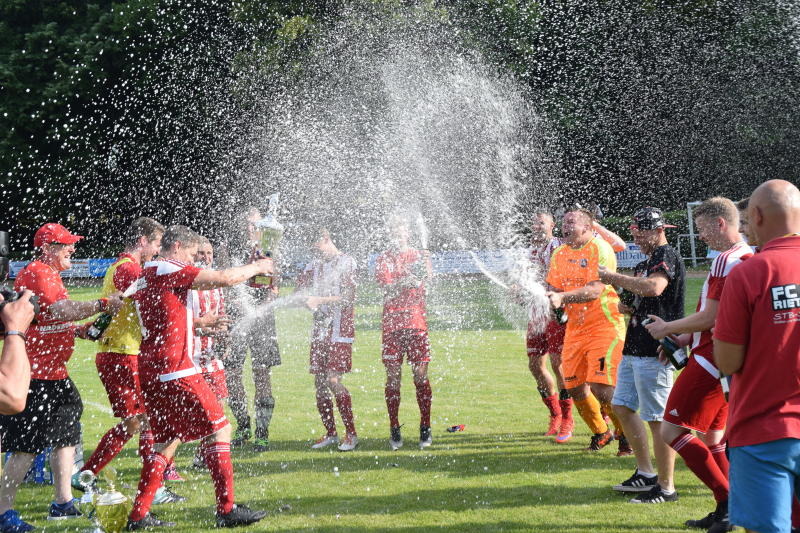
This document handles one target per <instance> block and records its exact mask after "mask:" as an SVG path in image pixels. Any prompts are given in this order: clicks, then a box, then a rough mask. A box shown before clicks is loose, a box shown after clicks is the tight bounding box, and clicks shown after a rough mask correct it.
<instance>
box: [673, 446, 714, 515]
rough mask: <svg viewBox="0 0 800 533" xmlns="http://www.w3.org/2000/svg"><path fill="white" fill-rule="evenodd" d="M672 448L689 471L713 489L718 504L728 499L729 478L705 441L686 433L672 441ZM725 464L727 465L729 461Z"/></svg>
mask: <svg viewBox="0 0 800 533" xmlns="http://www.w3.org/2000/svg"><path fill="white" fill-rule="evenodd" d="M670 446H671V447H672V449H674V450H675V451H676V452H678V454H679V455H680V456H681V457H682V458H683V460H684V461H685V462H686V466H688V467H689V470H691V471H692V472H694V475H696V476H697V477H698V478H700V481H702V482H703V483H705V484H706V486H707V487H708V488H709V489H711V492H713V493H714V499H715V500H716V501H717V502H718V503H719V502H722V501H725V500H727V499H728V478H727V476H725V475H724V474H723V473H722V470H720V467H719V465H718V464H717V461H715V460H714V456H713V455H712V453H711V450H709V449H708V447H707V446H706V445H705V443H703V441H701V440H700V439H698V438H697V437H695V436H694V435H692V434H691V433H684V434H683V435H681V436H680V437H678V438H676V439H675V440H674V441H672V442H671V443H670ZM723 446H724V445H723ZM725 463H726V464H727V460H726V461H725Z"/></svg>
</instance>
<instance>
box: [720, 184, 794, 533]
mask: <svg viewBox="0 0 800 533" xmlns="http://www.w3.org/2000/svg"><path fill="white" fill-rule="evenodd" d="M748 215H749V222H750V230H749V232H750V235H751V236H753V237H755V240H756V242H754V243H753V244H756V245H758V246H760V253H758V254H756V255H755V256H754V257H753V258H751V259H749V260H748V261H746V262H745V263H744V264H743V265H741V266H740V267H738V268H737V269H735V270H734V271H733V272H732V273H731V275H730V279H729V280H728V282H727V283H726V285H725V290H724V291H723V293H722V299H721V300H720V305H719V314H718V317H717V322H716V327H715V329H714V358H715V359H716V361H717V364H718V365H719V369H720V370H721V371H722V372H723V373H725V374H727V375H732V376H733V380H732V384H731V391H730V416H729V419H728V444H729V446H730V461H731V465H730V518H731V520H730V521H731V523H732V524H736V525H740V526H743V527H744V528H745V529H746V530H748V531H758V532H760V533H770V532H785V531H789V530H790V528H791V505H792V493H793V491H796V490H797V487H798V486H799V485H798V484H799V483H800V262H798V260H797V259H798V257H800V191H798V189H797V187H795V186H794V185H792V184H791V183H789V182H787V181H782V180H772V181H768V182H766V183H763V184H761V185H760V186H759V187H758V188H757V189H756V190H755V191H754V192H753V195H752V196H751V198H750V204H749V206H748Z"/></svg>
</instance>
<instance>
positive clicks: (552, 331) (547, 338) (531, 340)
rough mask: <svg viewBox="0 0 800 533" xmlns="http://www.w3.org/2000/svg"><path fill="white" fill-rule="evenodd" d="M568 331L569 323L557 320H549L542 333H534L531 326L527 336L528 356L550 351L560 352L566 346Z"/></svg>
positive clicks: (539, 355) (540, 354) (536, 355)
mask: <svg viewBox="0 0 800 533" xmlns="http://www.w3.org/2000/svg"><path fill="white" fill-rule="evenodd" d="M566 331H567V325H566V324H562V323H560V322H557V321H555V320H551V321H549V322H548V323H547V325H546V326H545V328H544V331H543V332H542V333H537V334H532V333H531V330H530V327H529V328H528V335H527V338H526V343H527V345H528V357H541V356H543V355H546V354H549V353H552V354H560V353H561V351H562V348H563V347H564V334H565V333H566Z"/></svg>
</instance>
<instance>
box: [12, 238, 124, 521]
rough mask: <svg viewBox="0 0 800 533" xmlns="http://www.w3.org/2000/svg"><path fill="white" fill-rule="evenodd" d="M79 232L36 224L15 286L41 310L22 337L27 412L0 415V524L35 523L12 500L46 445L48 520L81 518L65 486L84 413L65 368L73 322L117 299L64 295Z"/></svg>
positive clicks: (112, 306) (110, 307) (112, 308)
mask: <svg viewBox="0 0 800 533" xmlns="http://www.w3.org/2000/svg"><path fill="white" fill-rule="evenodd" d="M82 238H83V237H82V236H80V235H74V234H72V233H70V232H69V230H67V228H65V227H64V226H62V225H60V224H53V223H49V224H45V225H44V226H42V227H41V228H39V229H38V230H37V231H36V233H35V235H34V237H33V244H34V246H35V247H36V248H38V249H39V252H40V253H39V255H38V257H37V258H36V259H35V260H34V261H31V262H30V263H29V264H28V265H27V266H26V267H25V268H24V269H22V271H21V272H20V273H19V274H18V275H17V279H16V282H15V284H14V288H15V290H17V291H22V290H25V289H29V290H30V291H31V292H33V293H34V294H36V295H37V296H38V297H39V306H40V313H39V315H38V319H37V322H36V324H32V325H31V326H30V327H29V328H28V330H27V332H26V333H25V334H24V335H23V338H25V347H26V349H27V352H28V359H29V361H30V365H31V382H30V390H29V393H28V398H27V404H26V405H25V410H24V411H22V412H21V413H19V414H17V415H11V416H0V433H2V443H3V449H4V450H6V451H10V452H11V457H10V458H9V459H8V461H7V462H6V464H5V468H4V469H3V475H2V480H1V481H0V530H14V531H30V530H32V529H33V526H31V525H30V524H28V523H26V522H24V521H23V520H22V519H21V518H20V516H19V513H17V511H15V510H14V509H13V506H14V500H15V498H16V494H17V488H18V487H19V484H20V483H21V482H22V480H23V478H24V477H25V474H26V473H27V472H28V469H29V468H30V465H31V462H33V459H34V457H35V456H36V455H37V454H39V453H42V452H43V451H44V450H45V449H46V448H52V449H53V451H52V453H51V456H50V464H51V466H52V471H53V479H54V489H55V501H53V503H51V504H50V512H49V515H48V520H64V519H68V518H77V517H79V516H81V513H80V511H78V509H77V508H75V505H74V504H73V499H72V490H71V487H70V477H71V475H72V467H73V464H74V460H75V446H76V445H77V444H78V443H79V442H80V438H81V431H80V418H81V413H82V412H83V403H82V402H81V397H80V394H79V393H78V389H77V388H76V387H75V384H74V383H73V382H72V380H71V379H70V377H69V373H68V372H67V366H66V363H67V361H68V360H69V358H70V357H71V356H72V351H73V349H74V347H75V335H76V332H79V330H78V328H77V326H76V325H75V324H73V321H76V320H82V319H84V318H88V317H90V316H92V315H94V314H96V313H101V312H109V313H115V312H116V311H117V310H118V309H119V308H120V306H121V305H122V301H121V300H120V299H119V298H118V297H117V296H109V297H108V298H100V299H97V300H90V301H85V302H80V301H76V300H70V299H69V295H68V294H67V289H66V288H65V287H64V284H63V282H62V281H61V275H60V273H61V272H62V271H64V270H67V269H69V268H70V267H71V266H72V262H71V257H72V254H73V253H74V252H75V243H77V242H78V241H79V240H81V239H82Z"/></svg>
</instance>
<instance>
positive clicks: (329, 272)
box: [297, 254, 356, 344]
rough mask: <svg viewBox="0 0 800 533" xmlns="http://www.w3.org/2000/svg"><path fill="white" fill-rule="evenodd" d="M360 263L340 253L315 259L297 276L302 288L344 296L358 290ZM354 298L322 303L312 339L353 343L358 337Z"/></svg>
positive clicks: (315, 292) (316, 317)
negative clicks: (349, 300)
mask: <svg viewBox="0 0 800 533" xmlns="http://www.w3.org/2000/svg"><path fill="white" fill-rule="evenodd" d="M355 273H356V263H355V261H353V258H351V257H350V256H347V255H344V254H339V255H337V256H336V257H334V258H333V259H330V260H328V261H325V260H322V259H315V260H314V261H312V262H310V263H309V264H308V265H306V268H305V269H304V270H303V273H302V274H300V276H299V277H298V279H297V287H298V288H308V289H310V290H311V294H313V295H314V296H341V295H344V294H347V293H348V292H353V291H355V286H356V281H355ZM354 315H355V312H354V302H347V303H345V304H340V303H336V304H333V305H328V304H326V305H321V306H319V307H318V308H317V310H316V311H315V312H314V323H313V325H312V327H311V339H312V340H317V341H328V342H344V343H348V344H352V342H353V338H354V337H355V319H354Z"/></svg>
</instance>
